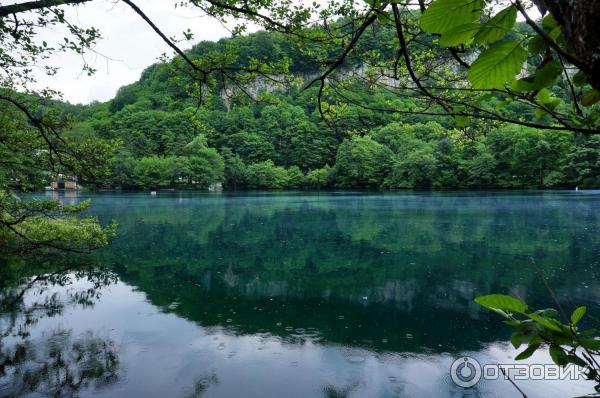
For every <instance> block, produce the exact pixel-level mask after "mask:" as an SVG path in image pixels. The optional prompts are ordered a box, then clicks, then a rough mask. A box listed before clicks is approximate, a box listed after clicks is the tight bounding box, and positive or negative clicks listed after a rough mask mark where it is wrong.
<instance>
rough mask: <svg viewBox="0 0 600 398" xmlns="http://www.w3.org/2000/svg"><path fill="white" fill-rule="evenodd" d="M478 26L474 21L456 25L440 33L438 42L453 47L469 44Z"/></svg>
mask: <svg viewBox="0 0 600 398" xmlns="http://www.w3.org/2000/svg"><path fill="white" fill-rule="evenodd" d="M479 28H480V26H479V24H476V23H468V24H465V25H459V26H456V27H454V28H452V29H450V30H447V31H445V32H444V33H442V37H440V41H439V43H440V44H441V45H442V46H446V47H455V46H458V45H460V44H471V42H472V41H473V36H474V35H475V33H477V31H478V30H479Z"/></svg>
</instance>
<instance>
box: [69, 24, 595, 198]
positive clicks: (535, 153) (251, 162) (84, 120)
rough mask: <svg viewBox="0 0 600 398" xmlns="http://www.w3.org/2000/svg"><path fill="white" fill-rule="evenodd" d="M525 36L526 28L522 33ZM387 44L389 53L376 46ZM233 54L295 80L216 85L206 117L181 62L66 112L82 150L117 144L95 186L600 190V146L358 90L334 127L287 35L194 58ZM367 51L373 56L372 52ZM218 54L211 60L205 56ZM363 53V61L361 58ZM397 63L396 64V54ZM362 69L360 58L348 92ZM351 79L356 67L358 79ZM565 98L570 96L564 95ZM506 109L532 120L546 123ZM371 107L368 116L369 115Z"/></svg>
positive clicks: (202, 50) (263, 36) (589, 139)
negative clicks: (421, 109)
mask: <svg viewBox="0 0 600 398" xmlns="http://www.w3.org/2000/svg"><path fill="white" fill-rule="evenodd" d="M523 29H524V28H523ZM390 34H392V32H391V31H390V29H388V28H386V27H385V26H376V27H375V28H374V29H372V31H370V32H369V35H370V37H369V40H368V43H370V44H369V51H379V52H380V53H385V51H389V49H387V48H386V47H385V45H384V44H383V43H386V38H387V37H388V36H389V35H390ZM378 43H382V44H378ZM224 51H228V52H232V53H234V54H235V60H236V61H235V62H236V63H237V65H247V64H250V63H251V62H253V60H260V61H261V62H264V63H271V64H273V63H277V62H285V63H286V66H287V68H288V70H289V71H290V72H291V73H292V74H293V77H294V78H295V80H291V81H290V80H288V81H287V83H285V84H280V83H277V82H275V80H276V79H273V80H274V81H270V80H267V79H264V78H262V79H261V78H257V79H256V80H255V81H254V82H251V83H250V84H249V86H248V87H247V88H245V89H243V88H237V87H235V88H231V87H227V86H226V85H225V83H223V84H217V85H216V88H215V89H214V90H213V91H212V93H211V94H212V95H211V96H210V98H209V99H208V100H205V101H204V102H203V103H202V106H201V107H199V106H198V105H199V104H198V103H197V99H196V97H195V96H194V95H193V93H191V92H190V86H191V83H190V81H189V79H190V78H189V76H187V75H185V74H183V73H180V72H179V71H178V69H177V64H176V62H175V61H169V62H164V63H158V64H155V65H152V66H151V67H149V68H148V69H147V70H145V71H144V73H143V74H142V76H141V79H140V80H139V81H138V82H136V83H134V84H132V85H129V86H125V87H122V88H121V89H120V90H119V92H118V94H117V96H116V97H115V98H114V99H113V100H111V101H109V102H107V103H95V104H91V105H89V106H65V107H66V109H67V110H68V112H70V113H72V114H73V115H74V117H75V121H76V122H75V123H74V125H73V127H72V129H71V130H70V132H69V135H70V136H71V137H72V138H73V139H75V140H84V139H90V138H93V139H94V140H96V141H97V140H98V139H101V140H113V142H115V143H116V145H117V149H116V154H115V157H114V159H113V161H112V172H111V174H110V176H108V177H107V178H106V179H104V180H102V181H100V182H98V181H95V182H94V183H93V184H92V185H95V186H97V187H112V188H122V189H157V188H158V189H160V188H196V189H205V188H207V187H209V186H210V185H211V184H215V183H220V182H222V183H223V186H224V187H225V188H226V189H244V188H250V189H255V188H260V189H264V188H267V189H276V188H313V189H315V188H317V189H321V188H330V187H340V188H370V189H396V188H523V187H574V186H580V187H596V186H599V185H600V137H597V136H585V135H583V134H582V135H577V134H573V133H571V132H564V131H552V130H540V129H534V128H529V127H522V126H515V125H503V124H501V123H499V122H497V121H490V122H472V123H471V124H470V126H467V127H465V126H459V125H457V123H458V121H457V120H456V119H454V118H452V117H449V116H437V117H432V116H420V115H399V114H393V113H385V112H379V111H377V110H372V109H376V108H377V107H378V106H383V105H389V104H393V105H394V106H396V107H398V108H405V107H410V106H411V104H410V101H414V100H412V99H403V98H402V97H398V96H397V95H395V94H393V93H389V92H386V91H385V90H383V89H381V88H372V89H369V88H368V87H365V86H364V85H358V84H356V86H355V87H353V88H352V90H353V93H355V95H356V96H358V97H360V102H361V105H352V104H350V105H349V104H345V105H344V106H339V108H338V109H336V114H335V115H334V116H333V117H329V118H327V119H323V118H322V117H321V116H322V115H321V114H320V113H319V112H318V110H317V105H316V103H317V101H316V97H317V87H312V86H311V87H309V88H307V89H306V88H304V86H303V82H305V81H307V80H309V79H310V77H311V76H312V75H314V74H315V73H317V72H318V68H317V67H316V66H315V65H312V64H311V63H310V62H309V61H308V58H306V57H304V56H303V53H302V52H301V51H300V50H299V49H298V48H296V47H294V44H293V43H292V42H291V41H290V40H287V39H286V38H285V37H284V36H283V35H282V34H279V33H276V32H258V33H255V34H252V35H248V36H243V37H237V38H231V39H223V40H221V41H219V42H216V43H215V42H202V43H200V44H198V45H196V46H195V47H194V48H193V49H192V50H190V52H189V55H190V56H191V57H194V56H197V57H200V54H203V56H205V57H206V56H210V54H212V53H215V52H224ZM366 52H367V50H363V53H366ZM207 54H208V55H207ZM359 54H360V52H359ZM390 56H391V55H390ZM360 66H361V58H360V56H359V55H355V56H354V57H353V58H352V59H351V60H350V61H349V66H348V72H347V75H348V82H349V83H348V84H353V83H352V76H351V75H352V74H353V72H354V70H356V69H359V68H360ZM352 68H355V69H354V70H353V69H352ZM554 91H555V92H556V95H560V93H561V88H560V86H559V84H557V85H556V87H555V90H554ZM488 101H489V102H491V101H495V102H497V104H496V107H497V108H501V107H504V106H507V107H508V109H504V112H509V113H512V114H513V115H514V117H516V118H521V119H522V120H525V121H526V120H534V119H536V117H537V116H536V115H533V114H531V112H529V113H528V112H527V111H526V110H524V109H521V108H520V107H519V105H518V103H516V102H514V103H510V104H508V105H506V104H504V103H503V102H502V99H501V98H499V99H498V98H490V99H489V100H488ZM365 104H366V106H365Z"/></svg>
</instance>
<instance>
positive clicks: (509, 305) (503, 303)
mask: <svg viewBox="0 0 600 398" xmlns="http://www.w3.org/2000/svg"><path fill="white" fill-rule="evenodd" d="M475 302H476V303H477V304H479V305H481V306H483V307H485V308H489V309H491V310H503V311H510V312H516V313H519V314H524V313H525V311H526V310H527V305H525V304H524V303H523V302H522V301H521V300H519V299H516V298H514V297H511V296H507V295H504V294H490V295H487V296H479V297H476V298H475Z"/></svg>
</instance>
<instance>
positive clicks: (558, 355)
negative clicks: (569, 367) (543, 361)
mask: <svg viewBox="0 0 600 398" xmlns="http://www.w3.org/2000/svg"><path fill="white" fill-rule="evenodd" d="M549 351H550V357H551V358H552V361H554V363H555V364H557V365H559V366H564V365H566V364H567V363H568V362H569V361H568V359H567V354H565V352H564V351H563V350H562V348H560V347H557V346H555V345H551V346H550V350H549Z"/></svg>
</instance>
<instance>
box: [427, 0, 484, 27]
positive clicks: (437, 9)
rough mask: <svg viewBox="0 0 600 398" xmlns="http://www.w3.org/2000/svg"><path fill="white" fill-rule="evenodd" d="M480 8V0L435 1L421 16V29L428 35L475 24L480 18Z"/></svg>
mask: <svg viewBox="0 0 600 398" xmlns="http://www.w3.org/2000/svg"><path fill="white" fill-rule="evenodd" d="M482 6H483V4H482V0H435V1H434V2H433V3H431V4H430V5H429V7H427V9H426V10H425V12H424V13H423V15H421V20H420V22H421V28H422V29H423V30H424V31H425V32H429V33H444V32H446V31H448V30H450V29H452V28H454V27H456V26H460V25H464V24H468V23H470V22H475V21H476V20H478V19H479V18H480V16H481V10H482V8H483V7H482Z"/></svg>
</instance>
